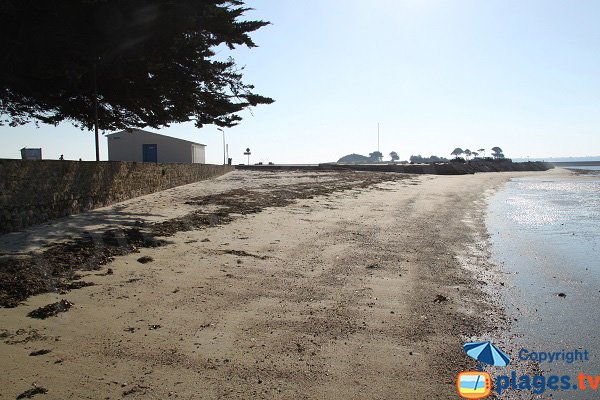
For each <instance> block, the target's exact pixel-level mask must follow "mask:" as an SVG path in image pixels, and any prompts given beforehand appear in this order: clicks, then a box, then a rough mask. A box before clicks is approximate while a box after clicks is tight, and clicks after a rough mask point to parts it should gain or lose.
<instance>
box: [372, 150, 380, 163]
mask: <svg viewBox="0 0 600 400" xmlns="http://www.w3.org/2000/svg"><path fill="white" fill-rule="evenodd" d="M369 158H370V159H371V161H374V162H379V161H381V159H382V158H383V153H382V152H380V151H379V150H375V151H374V152H372V153H369Z"/></svg>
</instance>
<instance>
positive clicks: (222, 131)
mask: <svg viewBox="0 0 600 400" xmlns="http://www.w3.org/2000/svg"><path fill="white" fill-rule="evenodd" d="M217 130H218V131H221V133H222V134H223V165H225V164H227V163H226V162H225V131H224V130H223V129H221V128H217Z"/></svg>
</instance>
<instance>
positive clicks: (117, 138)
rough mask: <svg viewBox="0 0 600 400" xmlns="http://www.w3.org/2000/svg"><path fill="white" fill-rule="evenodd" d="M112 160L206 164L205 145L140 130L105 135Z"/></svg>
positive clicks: (109, 156)
mask: <svg viewBox="0 0 600 400" xmlns="http://www.w3.org/2000/svg"><path fill="white" fill-rule="evenodd" d="M106 138H107V140H108V160H109V161H137V162H155V163H156V162H157V163H199V164H204V163H205V156H204V149H205V148H206V145H204V144H200V143H195V142H190V141H188V140H183V139H177V138H174V137H171V136H165V135H160V134H158V133H154V132H148V131H144V130H141V129H126V130H124V131H120V132H115V133H111V134H109V135H106Z"/></svg>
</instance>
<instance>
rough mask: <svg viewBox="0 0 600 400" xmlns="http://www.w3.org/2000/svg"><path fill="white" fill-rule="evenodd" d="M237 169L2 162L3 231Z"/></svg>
mask: <svg viewBox="0 0 600 400" xmlns="http://www.w3.org/2000/svg"><path fill="white" fill-rule="evenodd" d="M233 169H234V168H233V167H231V166H223V165H206V164H151V163H134V162H122V161H101V162H93V161H55V160H47V161H23V160H2V159H0V233H7V232H11V231H15V230H18V229H21V228H24V227H27V226H31V225H35V224H39V223H43V222H46V221H49V220H51V219H54V218H59V217H64V216H67V215H71V214H77V213H80V212H82V211H86V210H91V209H94V208H98V207H103V206H107V205H110V204H114V203H117V202H119V201H123V200H127V199H131V198H133V197H138V196H143V195H145V194H149V193H153V192H158V191H161V190H165V189H170V188H172V187H175V186H181V185H186V184H188V183H193V182H197V181H200V180H203V179H209V178H212V177H215V176H219V175H223V174H225V173H227V172H230V171H233Z"/></svg>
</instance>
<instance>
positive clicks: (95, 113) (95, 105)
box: [93, 61, 100, 161]
mask: <svg viewBox="0 0 600 400" xmlns="http://www.w3.org/2000/svg"><path fill="white" fill-rule="evenodd" d="M97 64H98V61H94V82H93V83H94V134H95V136H96V161H100V143H98V140H99V139H98V78H97V75H98V67H97Z"/></svg>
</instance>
